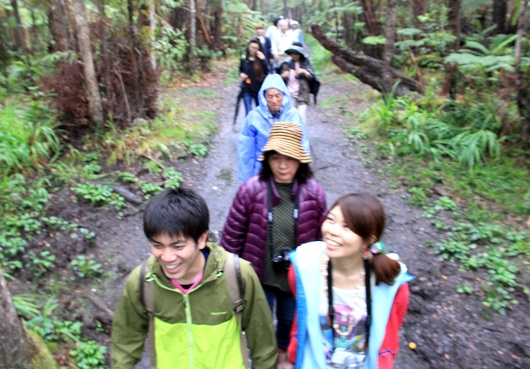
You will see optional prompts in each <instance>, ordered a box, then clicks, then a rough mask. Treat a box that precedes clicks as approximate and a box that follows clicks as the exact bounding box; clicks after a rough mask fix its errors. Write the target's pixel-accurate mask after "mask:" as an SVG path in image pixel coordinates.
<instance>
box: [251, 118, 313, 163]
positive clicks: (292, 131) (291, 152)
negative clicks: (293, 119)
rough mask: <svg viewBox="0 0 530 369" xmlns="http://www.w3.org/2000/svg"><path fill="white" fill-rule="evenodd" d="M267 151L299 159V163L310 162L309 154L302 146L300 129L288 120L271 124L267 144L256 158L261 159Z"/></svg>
mask: <svg viewBox="0 0 530 369" xmlns="http://www.w3.org/2000/svg"><path fill="white" fill-rule="evenodd" d="M267 151H276V152H278V153H280V154H282V155H285V156H288V157H290V158H293V159H296V160H299V161H300V162H301V163H310V162H311V156H310V155H309V154H308V153H307V152H306V151H305V150H304V148H303V147H302V130H301V129H300V127H299V126H297V125H296V124H294V123H290V122H278V123H274V124H273V125H272V128H271V131H270V133H269V139H268V141H267V144H266V145H265V147H264V148H263V152H262V154H261V155H260V157H259V158H258V160H259V161H263V160H264V159H265V156H264V155H263V154H264V153H265V152H267Z"/></svg>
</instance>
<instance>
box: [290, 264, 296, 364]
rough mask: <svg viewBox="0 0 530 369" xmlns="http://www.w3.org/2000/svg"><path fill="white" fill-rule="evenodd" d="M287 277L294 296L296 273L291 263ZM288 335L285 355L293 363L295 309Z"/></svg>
mask: <svg viewBox="0 0 530 369" xmlns="http://www.w3.org/2000/svg"><path fill="white" fill-rule="evenodd" d="M287 279H288V281H289V286H290V287H291V291H292V292H293V296H294V297H295V298H296V274H295V271H294V266H293V265H292V264H291V266H290V267H289V271H288V272H287ZM290 337H291V339H290V341H289V346H288V347H287V356H288V358H289V361H290V362H291V364H294V362H295V360H296V349H297V346H298V339H297V337H298V319H297V312H296V310H295V313H294V318H293V325H292V326H291V334H290Z"/></svg>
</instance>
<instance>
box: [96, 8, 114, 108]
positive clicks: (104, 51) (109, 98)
mask: <svg viewBox="0 0 530 369" xmlns="http://www.w3.org/2000/svg"><path fill="white" fill-rule="evenodd" d="M98 11H99V21H100V24H101V40H100V43H101V45H100V52H101V58H102V59H103V68H102V69H103V70H102V73H101V74H102V76H103V77H102V78H103V86H104V88H105V97H104V101H105V103H103V104H102V105H103V107H105V106H106V110H107V111H109V110H111V107H112V106H114V101H115V99H114V96H115V94H114V91H113V90H112V84H111V80H110V70H111V66H110V60H109V53H108V48H107V32H106V29H107V21H108V19H107V15H106V14H105V0H99V1H98Z"/></svg>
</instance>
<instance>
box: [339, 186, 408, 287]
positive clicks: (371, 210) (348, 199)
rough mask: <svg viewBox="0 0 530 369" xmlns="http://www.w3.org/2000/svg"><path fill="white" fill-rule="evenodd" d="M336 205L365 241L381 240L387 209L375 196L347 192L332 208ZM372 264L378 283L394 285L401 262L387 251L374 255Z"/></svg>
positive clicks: (351, 227) (345, 219)
mask: <svg viewBox="0 0 530 369" xmlns="http://www.w3.org/2000/svg"><path fill="white" fill-rule="evenodd" d="M335 206H338V207H339V208H340V210H341V211H342V215H343V216H344V221H345V222H346V224H347V225H348V227H350V229H351V230H352V231H353V232H354V233H355V234H357V235H359V236H360V237H361V238H362V239H363V240H364V241H365V242H371V243H375V242H377V241H380V240H381V237H382V236H383V231H384V229H385V221H386V219H385V218H386V217H385V209H384V207H383V204H382V203H381V202H380V201H379V200H378V199H377V198H376V197H375V196H372V195H370V194H366V193H347V194H345V195H342V196H341V197H339V198H338V199H337V200H336V201H335V203H334V204H333V205H332V206H331V207H330V209H333V208H334V207H335ZM373 238H375V239H373ZM371 264H372V270H373V271H374V274H375V276H376V284H379V283H380V282H383V283H386V284H389V285H392V284H393V283H394V279H395V278H396V277H397V276H398V274H399V272H400V270H401V267H400V266H399V263H398V262H397V261H396V260H394V259H391V258H389V257H388V256H387V255H386V254H385V253H379V254H377V255H373V257H372V258H371Z"/></svg>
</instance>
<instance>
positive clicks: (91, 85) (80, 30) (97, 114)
mask: <svg viewBox="0 0 530 369" xmlns="http://www.w3.org/2000/svg"><path fill="white" fill-rule="evenodd" d="M72 5H73V8H74V9H73V10H74V15H75V23H76V29H77V39H78V42H79V53H80V55H81V60H82V62H83V71H84V75H85V84H86V94H87V99H88V107H89V110H90V119H91V120H92V121H93V122H94V123H96V126H97V130H98V131H99V128H100V125H101V124H102V123H103V109H102V107H101V97H100V95H99V87H98V80H97V76H96V71H95V69H94V59H93V57H92V48H91V45H90V29H89V28H88V23H87V20H86V14H85V3H84V2H83V0H73V1H72Z"/></svg>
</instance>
